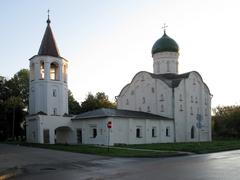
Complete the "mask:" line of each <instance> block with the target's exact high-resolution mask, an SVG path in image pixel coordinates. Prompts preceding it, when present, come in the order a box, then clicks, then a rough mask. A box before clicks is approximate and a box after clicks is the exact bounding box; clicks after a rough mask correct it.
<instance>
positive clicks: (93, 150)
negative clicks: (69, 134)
mask: <svg viewBox="0 0 240 180" xmlns="http://www.w3.org/2000/svg"><path fill="white" fill-rule="evenodd" d="M14 144H16V143H14ZM19 145H23V146H29V147H37V148H46V149H54V150H61V151H68V152H77V153H85V154H95V155H102V156H113V157H169V156H179V155H184V154H179V153H178V152H171V151H170V152H169V151H164V152H161V151H148V150H135V149H117V148H111V147H110V149H109V151H108V148H106V147H98V146H92V145H63V144H30V143H19Z"/></svg>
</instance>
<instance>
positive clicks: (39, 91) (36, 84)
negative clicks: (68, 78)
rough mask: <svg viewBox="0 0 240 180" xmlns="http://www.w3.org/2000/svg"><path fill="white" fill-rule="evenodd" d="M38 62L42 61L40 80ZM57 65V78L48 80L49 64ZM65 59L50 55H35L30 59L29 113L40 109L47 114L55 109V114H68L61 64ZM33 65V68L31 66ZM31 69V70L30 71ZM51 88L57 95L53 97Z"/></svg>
mask: <svg viewBox="0 0 240 180" xmlns="http://www.w3.org/2000/svg"><path fill="white" fill-rule="evenodd" d="M40 62H44V71H45V78H44V79H42V80H40ZM53 62H56V63H57V64H58V65H59V80H50V72H49V71H50V64H51V63H53ZM67 63H68V62H67V60H65V59H63V58H56V57H51V56H35V57H33V58H32V59H30V88H29V113H30V114H36V113H38V112H40V111H42V112H45V113H46V114H48V115H52V114H53V109H54V108H56V109H57V115H63V114H65V113H66V114H68V87H67V82H64V78H63V72H62V71H63V69H62V68H63V65H67ZM32 65H34V69H33V68H31V67H32ZM32 71H33V72H32ZM53 88H56V91H57V96H56V97H53Z"/></svg>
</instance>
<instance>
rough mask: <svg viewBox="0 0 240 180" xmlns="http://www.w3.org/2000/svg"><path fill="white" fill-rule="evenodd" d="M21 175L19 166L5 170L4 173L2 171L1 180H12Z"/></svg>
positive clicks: (0, 173)
mask: <svg viewBox="0 0 240 180" xmlns="http://www.w3.org/2000/svg"><path fill="white" fill-rule="evenodd" d="M21 173H22V171H21V169H19V168H18V167H17V166H16V167H13V168H8V169H4V170H3V171H0V180H6V179H9V178H12V177H15V176H17V175H20V174H21Z"/></svg>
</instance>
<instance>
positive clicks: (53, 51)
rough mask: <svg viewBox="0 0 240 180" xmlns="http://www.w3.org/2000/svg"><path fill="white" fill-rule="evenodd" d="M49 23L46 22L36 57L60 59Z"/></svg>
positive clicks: (48, 21)
mask: <svg viewBox="0 0 240 180" xmlns="http://www.w3.org/2000/svg"><path fill="white" fill-rule="evenodd" d="M50 23H51V21H50V20H49V18H48V20H47V28H46V30H45V33H44V36H43V39H42V43H41V46H40V48H39V51H38V55H48V56H53V57H60V54H59V51H58V48H57V44H56V41H55V39H54V36H53V33H52V29H51V26H50Z"/></svg>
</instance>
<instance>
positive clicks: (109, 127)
mask: <svg viewBox="0 0 240 180" xmlns="http://www.w3.org/2000/svg"><path fill="white" fill-rule="evenodd" d="M107 128H108V152H109V144H110V129H111V128H112V121H108V123H107Z"/></svg>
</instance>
